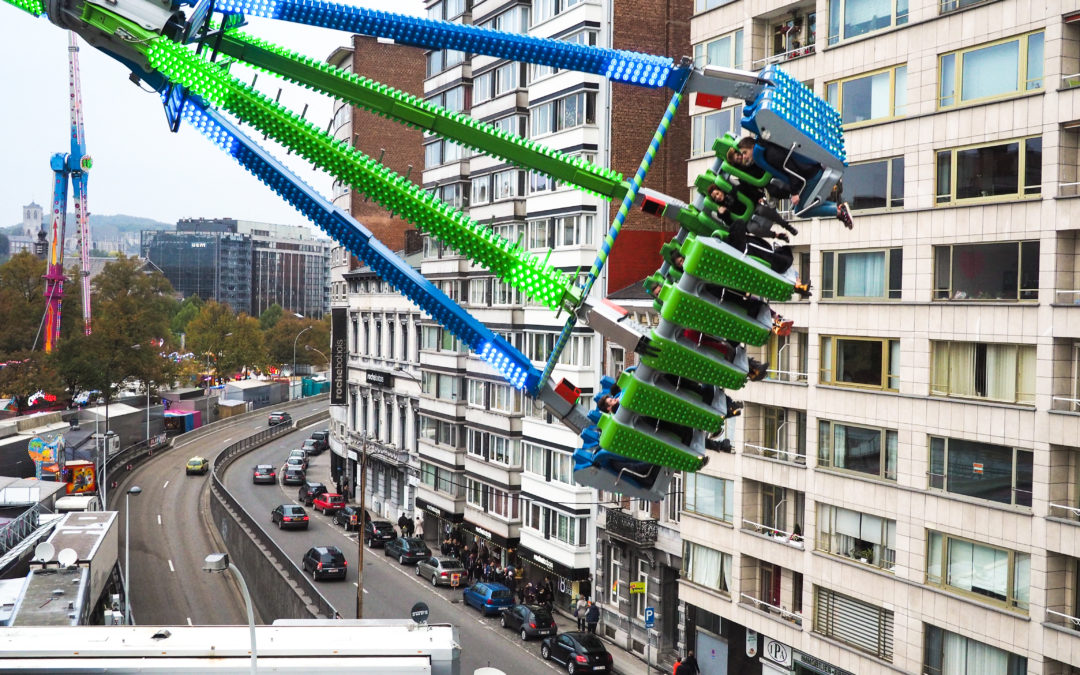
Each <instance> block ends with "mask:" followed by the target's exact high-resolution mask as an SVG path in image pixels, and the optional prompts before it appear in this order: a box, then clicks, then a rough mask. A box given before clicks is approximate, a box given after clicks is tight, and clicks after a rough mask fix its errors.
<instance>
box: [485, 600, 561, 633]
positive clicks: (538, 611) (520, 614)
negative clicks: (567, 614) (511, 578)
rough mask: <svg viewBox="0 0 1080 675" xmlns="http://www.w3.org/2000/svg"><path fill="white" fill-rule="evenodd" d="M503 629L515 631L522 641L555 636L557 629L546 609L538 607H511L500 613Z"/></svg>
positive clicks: (549, 612) (553, 618)
mask: <svg viewBox="0 0 1080 675" xmlns="http://www.w3.org/2000/svg"><path fill="white" fill-rule="evenodd" d="M499 623H500V624H502V627H503V628H509V629H510V630H516V631H517V632H518V635H520V636H521V639H522V640H528V639H529V638H534V637H545V636H548V635H555V634H556V633H558V632H559V627H558V626H556V625H555V617H553V616H551V611H550V610H548V608H547V607H541V606H539V605H513V606H511V607H507V608H506V609H504V610H503V611H502V620H501V621H500V622H499Z"/></svg>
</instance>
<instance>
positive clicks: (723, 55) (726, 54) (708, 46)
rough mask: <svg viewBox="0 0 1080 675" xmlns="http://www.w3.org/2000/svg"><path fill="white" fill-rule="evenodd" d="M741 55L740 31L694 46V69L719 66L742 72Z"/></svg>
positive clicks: (741, 39) (741, 41) (741, 35)
mask: <svg viewBox="0 0 1080 675" xmlns="http://www.w3.org/2000/svg"><path fill="white" fill-rule="evenodd" d="M742 54H743V32H742V30H741V29H740V30H737V31H735V32H733V33H728V34H727V35H724V36H723V37H719V38H717V39H715V40H710V41H709V42H700V43H698V44H696V45H694V67H695V68H702V67H704V66H720V67H722V68H735V69H736V70H742V67H743V60H742Z"/></svg>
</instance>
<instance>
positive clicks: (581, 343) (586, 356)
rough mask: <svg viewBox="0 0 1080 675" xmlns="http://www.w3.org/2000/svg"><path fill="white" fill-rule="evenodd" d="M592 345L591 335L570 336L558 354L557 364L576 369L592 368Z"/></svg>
mask: <svg viewBox="0 0 1080 675" xmlns="http://www.w3.org/2000/svg"><path fill="white" fill-rule="evenodd" d="M592 344H593V339H592V336H591V335H571V336H570V337H569V338H568V339H567V341H566V344H565V345H564V346H563V350H562V352H561V353H560V354H559V363H561V364H563V365H567V366H576V367H578V368H590V367H592Z"/></svg>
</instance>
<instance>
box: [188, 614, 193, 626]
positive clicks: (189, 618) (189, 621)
mask: <svg viewBox="0 0 1080 675" xmlns="http://www.w3.org/2000/svg"><path fill="white" fill-rule="evenodd" d="M187 625H189V626H194V625H195V624H193V623H191V617H190V616H189V617H188V618H187Z"/></svg>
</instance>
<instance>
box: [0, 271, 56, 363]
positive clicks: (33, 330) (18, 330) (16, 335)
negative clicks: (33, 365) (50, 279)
mask: <svg viewBox="0 0 1080 675" xmlns="http://www.w3.org/2000/svg"><path fill="white" fill-rule="evenodd" d="M43 274H45V261H44V260H41V259H39V258H38V257H36V256H35V255H33V254H31V253H27V252H25V251H23V252H21V253H16V254H15V255H13V256H12V257H11V259H10V260H8V261H7V262H6V263H4V264H3V265H0V316H2V317H4V320H3V321H2V322H0V355H11V354H14V353H15V352H20V351H24V350H30V349H32V348H33V347H34V340H35V338H36V337H37V336H38V331H39V329H40V327H41V320H42V318H43V317H44V315H45V281H44V279H42V278H41V276H42V275H43ZM43 344H44V336H41V337H40V338H39V339H38V348H41V346H42V345H43Z"/></svg>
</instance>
